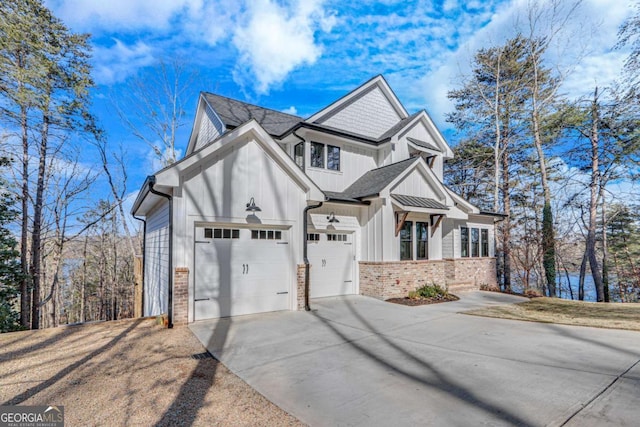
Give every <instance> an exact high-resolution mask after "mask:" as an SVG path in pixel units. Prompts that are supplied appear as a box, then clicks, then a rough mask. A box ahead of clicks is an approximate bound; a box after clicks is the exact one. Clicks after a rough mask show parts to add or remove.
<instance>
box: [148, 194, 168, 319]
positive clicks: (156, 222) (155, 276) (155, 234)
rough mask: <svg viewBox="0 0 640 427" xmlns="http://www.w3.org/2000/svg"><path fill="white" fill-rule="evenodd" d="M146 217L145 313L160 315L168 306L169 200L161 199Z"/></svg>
mask: <svg viewBox="0 0 640 427" xmlns="http://www.w3.org/2000/svg"><path fill="white" fill-rule="evenodd" d="M146 220H147V234H146V241H145V263H146V265H145V269H144V316H158V315H160V314H163V313H166V312H167V308H168V306H167V297H168V289H169V201H168V200H162V201H160V202H159V203H158V204H157V205H156V206H155V207H154V208H153V209H152V210H151V211H150V212H149V213H148V214H147V218H146Z"/></svg>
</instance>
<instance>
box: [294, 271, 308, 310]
mask: <svg viewBox="0 0 640 427" xmlns="http://www.w3.org/2000/svg"><path fill="white" fill-rule="evenodd" d="M305 271H306V267H305V265H304V264H298V269H297V275H296V279H297V282H296V283H297V284H298V292H297V293H298V306H297V307H298V310H304V273H305Z"/></svg>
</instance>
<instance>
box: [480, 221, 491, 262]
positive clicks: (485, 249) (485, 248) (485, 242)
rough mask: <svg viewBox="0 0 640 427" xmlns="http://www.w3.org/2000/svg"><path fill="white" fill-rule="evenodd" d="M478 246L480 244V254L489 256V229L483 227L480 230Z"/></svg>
mask: <svg viewBox="0 0 640 427" xmlns="http://www.w3.org/2000/svg"><path fill="white" fill-rule="evenodd" d="M480 233H481V235H480V237H481V239H480V242H481V243H480V246H481V252H482V254H481V256H489V230H487V229H486V228H483V229H482V230H480Z"/></svg>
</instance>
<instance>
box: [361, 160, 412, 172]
mask: <svg viewBox="0 0 640 427" xmlns="http://www.w3.org/2000/svg"><path fill="white" fill-rule="evenodd" d="M418 158H419V157H417V156H416V157H409V158H408V159H404V160H400V161H399V162H395V163H390V164H388V165H384V166H380V167H379V168H375V169H370V170H369V171H367V172H365V173H369V172H373V171H377V170H380V169H384V168H388V167H389V166H395V165H399V164H400V163H403V162H409V161H415V160H417V159H418Z"/></svg>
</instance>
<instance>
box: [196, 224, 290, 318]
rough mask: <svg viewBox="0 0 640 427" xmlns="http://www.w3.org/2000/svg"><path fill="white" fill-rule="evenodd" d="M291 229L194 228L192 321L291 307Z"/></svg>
mask: <svg viewBox="0 0 640 427" xmlns="http://www.w3.org/2000/svg"><path fill="white" fill-rule="evenodd" d="M288 235H289V231H288V230H283V229H269V228H266V227H265V228H261V229H247V228H237V227H236V228H234V227H233V226H232V225H230V226H211V227H197V228H196V242H195V266H194V270H195V295H194V297H195V298H194V299H195V302H194V304H195V308H194V320H202V319H211V318H216V317H227V316H238V315H242V314H252V313H262V312H267V311H277V310H288V309H289V308H290V304H289V302H290V293H289V290H290V289H289V288H290V282H291V281H290V274H291V263H290V256H289V240H288Z"/></svg>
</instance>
